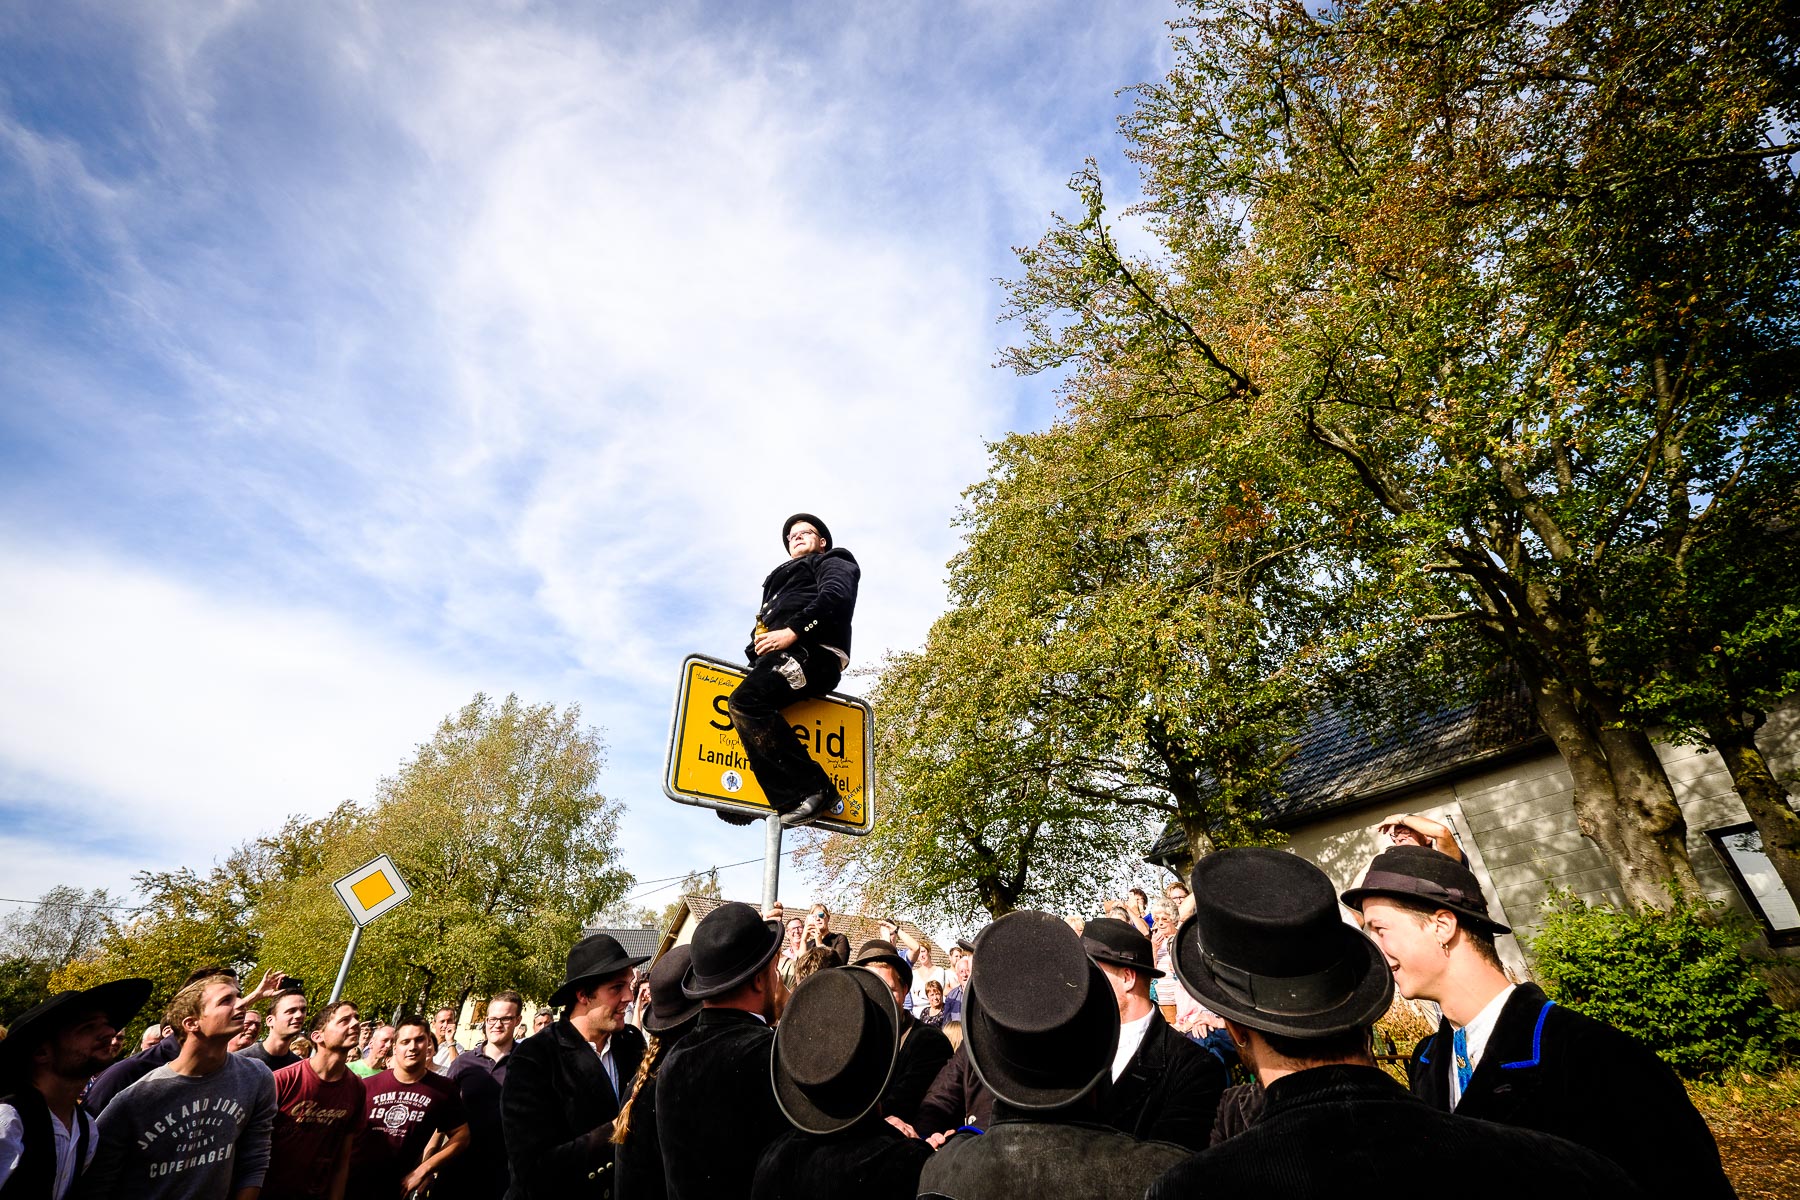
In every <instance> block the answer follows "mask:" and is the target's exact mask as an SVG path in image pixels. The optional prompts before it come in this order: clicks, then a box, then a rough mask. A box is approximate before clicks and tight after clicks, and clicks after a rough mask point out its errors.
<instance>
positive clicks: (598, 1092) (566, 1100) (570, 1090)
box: [500, 1019, 644, 1200]
mask: <svg viewBox="0 0 1800 1200" xmlns="http://www.w3.org/2000/svg"><path fill="white" fill-rule="evenodd" d="M611 1050H612V1058H613V1065H614V1067H616V1068H617V1070H618V1072H619V1090H620V1091H621V1092H624V1091H628V1090H629V1089H630V1087H631V1080H632V1078H633V1077H634V1076H635V1075H636V1074H637V1069H638V1064H639V1063H640V1062H642V1061H643V1058H644V1035H643V1034H642V1033H639V1032H638V1030H637V1029H636V1027H634V1026H631V1025H627V1026H625V1027H624V1028H623V1029H621V1030H619V1032H617V1033H615V1034H613V1035H612V1042H611ZM618 1115H619V1097H618V1096H617V1095H615V1094H614V1092H613V1088H612V1082H611V1081H610V1080H608V1079H607V1077H606V1069H605V1068H604V1067H602V1066H601V1065H600V1056H599V1055H597V1054H595V1053H594V1048H593V1046H591V1045H590V1044H589V1043H588V1041H587V1039H586V1038H584V1037H582V1036H581V1035H580V1034H579V1033H577V1032H576V1031H575V1027H574V1026H573V1025H571V1024H569V1022H568V1020H567V1019H564V1020H560V1021H557V1022H555V1023H554V1024H552V1025H551V1026H550V1027H549V1028H547V1029H545V1030H543V1031H542V1032H539V1033H534V1034H532V1035H531V1036H530V1037H528V1038H526V1039H525V1040H524V1041H522V1042H520V1043H519V1044H518V1046H517V1047H515V1048H514V1050H513V1053H512V1058H511V1059H509V1060H508V1061H507V1064H506V1084H505V1086H503V1087H502V1088H501V1089H500V1126H501V1128H502V1130H504V1131H505V1134H506V1158H507V1162H508V1164H509V1165H510V1167H511V1169H512V1188H511V1190H510V1191H508V1192H507V1193H506V1194H507V1196H508V1197H509V1198H510V1200H546V1198H548V1197H552V1196H555V1197H564V1196H586V1197H603V1196H610V1195H611V1194H612V1158H613V1156H612V1143H611V1142H610V1141H608V1140H607V1138H608V1136H609V1135H610V1129H608V1128H607V1127H609V1126H610V1125H611V1124H612V1119H613V1118H614V1117H616V1116H618ZM602 1129H607V1132H606V1133H597V1132H596V1131H597V1130H602Z"/></svg>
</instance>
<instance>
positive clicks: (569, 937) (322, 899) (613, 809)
mask: <svg viewBox="0 0 1800 1200" xmlns="http://www.w3.org/2000/svg"><path fill="white" fill-rule="evenodd" d="M603 762H604V748H603V746H602V743H601V740H600V736H599V734H598V732H597V731H595V730H593V729H589V728H586V727H584V726H583V725H582V723H581V712H580V709H579V708H578V707H577V706H575V705H570V706H569V707H567V708H565V709H563V710H562V711H560V712H559V711H558V710H557V709H556V708H555V706H553V705H550V704H537V705H528V704H525V703H523V702H521V701H520V700H519V698H518V697H517V696H508V697H507V698H506V699H505V700H503V701H500V702H498V703H496V702H495V701H494V700H492V699H491V698H489V697H487V696H476V697H475V698H474V699H473V700H471V701H470V702H469V703H468V704H467V705H465V706H464V707H463V708H462V709H461V710H460V711H458V712H456V713H455V714H453V715H451V716H449V717H446V718H445V719H444V721H443V722H442V724H440V725H439V726H438V729H437V732H436V733H435V735H433V737H432V738H431V740H430V741H428V742H426V743H424V744H423V745H421V746H420V747H419V748H418V750H417V751H416V752H415V753H414V755H413V756H412V758H411V759H410V760H408V761H407V762H406V763H405V764H404V765H403V766H402V767H401V768H400V770H399V771H398V772H397V773H396V774H395V775H393V776H392V777H390V778H388V779H384V780H383V781H382V782H381V785H380V787H379V789H378V791H377V795H376V798H375V801H374V803H373V804H372V805H370V806H369V807H367V808H366V809H354V810H348V811H344V812H342V813H341V814H340V817H341V819H340V820H339V821H338V822H336V823H335V827H334V828H332V829H331V830H330V831H329V837H328V839H327V841H326V845H325V849H324V853H323V855H322V857H321V861H320V862H319V864H318V866H317V868H316V869H314V870H311V871H306V872H302V873H297V874H295V875H292V876H288V877H285V878H283V879H281V880H279V881H278V882H276V883H275V884H274V885H273V886H272V888H271V893H270V896H269V898H268V902H267V904H266V906H265V911H266V913H267V916H266V917H265V919H264V921H263V925H262V930H263V941H262V947H261V953H260V956H259V961H260V962H261V963H263V964H266V965H268V966H277V967H281V968H282V969H284V970H287V971H290V972H293V973H299V974H303V975H304V976H305V977H306V979H307V981H308V983H309V985H310V984H311V983H312V982H313V980H315V979H318V980H321V981H322V980H324V979H328V978H330V977H331V976H332V975H334V974H335V972H336V971H337V968H338V965H339V959H340V957H341V955H342V953H343V947H344V944H345V941H346V940H347V939H348V937H349V933H350V922H349V918H348V915H347V914H346V913H345V912H344V910H343V908H342V906H341V905H340V903H339V902H338V899H337V897H336V895H335V894H334V893H333V892H332V890H331V887H330V883H331V880H332V879H334V878H337V877H339V876H341V875H343V874H345V873H347V872H349V871H351V870H353V869H355V868H356V867H357V866H358V865H360V864H362V863H364V862H366V861H368V860H369V859H370V858H372V857H374V856H375V855H376V854H387V855H389V856H390V857H391V858H392V859H393V860H394V865H395V866H396V867H398V868H399V870H400V873H401V875H402V876H403V877H404V878H405V880H406V882H407V884H408V885H409V886H410V887H411V888H412V890H413V899H412V900H411V901H409V902H408V903H406V904H403V905H401V906H400V907H398V908H395V909H393V910H392V911H391V912H389V913H388V914H387V915H385V916H383V917H382V918H380V920H378V921H377V922H376V923H374V924H373V925H371V926H370V927H369V928H368V930H367V931H366V932H365V934H364V936H363V938H362V941H361V945H360V946H359V948H358V950H357V956H356V960H355V963H354V965H353V966H352V968H351V972H350V977H349V980H348V983H347V985H346V989H345V994H346V995H349V996H351V997H352V998H357V999H361V1000H362V1001H364V1002H365V1003H368V1004H373V1005H377V1006H379V1007H382V1008H387V1007H390V1006H393V1005H416V1006H418V1007H420V1008H424V1007H426V1006H428V1005H431V1004H434V1003H440V1002H447V1003H452V1004H460V1003H462V1001H463V1000H465V999H467V998H468V996H469V995H470V994H471V993H476V994H487V993H490V992H494V991H498V990H500V989H502V988H516V989H518V990H520V991H522V992H524V993H526V994H527V995H534V996H546V995H548V994H549V993H550V992H552V991H554V990H555V988H556V986H557V984H559V983H560V982H561V980H562V971H563V960H564V956H565V955H566V954H567V953H568V949H569V946H570V945H571V944H573V942H574V941H575V939H576V938H577V937H578V936H579V935H580V932H581V928H582V925H583V923H584V922H585V921H586V920H587V919H588V917H589V916H591V915H592V914H594V913H597V912H600V911H602V910H603V909H605V908H607V907H609V906H610V905H612V904H614V903H616V902H617V901H618V900H619V899H620V898H621V897H622V896H623V895H624V894H625V892H626V890H627V889H628V887H629V886H630V883H631V876H630V874H629V873H627V872H626V871H625V870H624V869H622V868H621V867H620V866H619V865H618V861H617V860H618V849H617V846H616V845H615V837H616V833H617V826H618V818H619V812H620V809H619V805H618V804H617V803H616V802H614V801H611V800H608V799H607V798H606V797H605V796H604V795H603V794H602V793H601V792H600V790H599V775H600V769H601V766H602V765H603Z"/></svg>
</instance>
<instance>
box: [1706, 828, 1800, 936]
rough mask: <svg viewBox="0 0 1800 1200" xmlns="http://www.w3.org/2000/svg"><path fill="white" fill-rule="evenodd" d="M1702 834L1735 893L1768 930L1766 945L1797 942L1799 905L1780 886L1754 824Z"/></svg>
mask: <svg viewBox="0 0 1800 1200" xmlns="http://www.w3.org/2000/svg"><path fill="white" fill-rule="evenodd" d="M1706 836H1707V837H1709V838H1711V839H1712V843H1713V848H1714V849H1716V850H1717V851H1718V852H1719V859H1720V861H1722V862H1723V863H1724V864H1725V869H1726V870H1727V871H1729V872H1731V879H1732V882H1733V883H1735V884H1737V889H1738V894H1739V895H1741V896H1742V897H1743V898H1744V903H1745V904H1746V905H1748V906H1749V908H1750V912H1751V914H1752V915H1753V916H1755V917H1756V919H1757V920H1758V921H1761V922H1762V925H1763V928H1764V929H1765V930H1766V931H1767V932H1768V935H1769V944H1770V945H1774V946H1792V945H1797V944H1800V906H1796V905H1795V903H1794V898H1793V897H1792V896H1790V895H1788V891H1787V889H1786V888H1785V887H1783V886H1782V885H1781V876H1779V875H1777V874H1776V873H1775V868H1774V866H1773V865H1771V864H1770V862H1769V856H1768V855H1766V854H1764V853H1763V844H1762V834H1760V833H1758V832H1756V826H1754V825H1750V824H1744V825H1728V826H1726V827H1725V828H1724V829H1710V830H1708V831H1707V833H1706Z"/></svg>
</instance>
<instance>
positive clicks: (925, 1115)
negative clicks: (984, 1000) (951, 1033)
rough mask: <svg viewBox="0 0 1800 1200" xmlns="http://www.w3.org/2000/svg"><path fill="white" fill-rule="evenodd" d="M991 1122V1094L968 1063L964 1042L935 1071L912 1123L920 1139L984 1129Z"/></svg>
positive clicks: (992, 1097) (971, 1064)
mask: <svg viewBox="0 0 1800 1200" xmlns="http://www.w3.org/2000/svg"><path fill="white" fill-rule="evenodd" d="M993 1118H994V1093H992V1092H990V1091H988V1090H987V1085H986V1084H984V1083H982V1082H981V1076H979V1075H977V1074H976V1073H975V1064H974V1063H972V1062H970V1061H969V1043H968V1041H967V1040H966V1039H965V1040H964V1042H963V1044H962V1045H960V1046H958V1047H957V1048H956V1053H955V1054H952V1055H951V1056H950V1061H949V1062H947V1063H945V1064H944V1065H943V1067H942V1068H941V1069H939V1071H938V1075H937V1078H936V1079H934V1080H933V1081H932V1083H931V1086H930V1087H929V1088H927V1089H926V1091H925V1099H924V1100H922V1101H920V1103H919V1119H918V1120H916V1121H914V1122H913V1123H912V1125H913V1128H914V1129H916V1130H918V1131H919V1136H920V1137H930V1136H931V1135H932V1134H934V1133H949V1132H950V1131H951V1130H953V1129H957V1128H960V1127H961V1126H962V1125H964V1124H972V1125H975V1126H976V1127H977V1128H981V1129H986V1128H987V1126H988V1123H989V1122H990V1121H992V1120H993Z"/></svg>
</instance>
